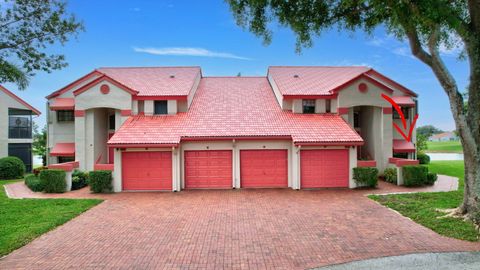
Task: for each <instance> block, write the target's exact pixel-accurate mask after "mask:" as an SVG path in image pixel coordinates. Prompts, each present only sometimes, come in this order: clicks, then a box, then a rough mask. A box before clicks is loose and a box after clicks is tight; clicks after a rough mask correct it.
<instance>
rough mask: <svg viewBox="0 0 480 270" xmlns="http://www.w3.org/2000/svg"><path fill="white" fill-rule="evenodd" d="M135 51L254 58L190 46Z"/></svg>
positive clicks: (157, 53) (138, 50) (135, 48)
mask: <svg viewBox="0 0 480 270" xmlns="http://www.w3.org/2000/svg"><path fill="white" fill-rule="evenodd" d="M133 50H134V51H136V52H141V53H148V54H154V55H179V56H201V57H218V58H231V59H240V60H252V59H251V58H247V57H243V56H238V55H235V54H232V53H227V52H214V51H210V50H207V49H204V48H190V47H165V48H153V47H146V48H138V47H134V48H133Z"/></svg>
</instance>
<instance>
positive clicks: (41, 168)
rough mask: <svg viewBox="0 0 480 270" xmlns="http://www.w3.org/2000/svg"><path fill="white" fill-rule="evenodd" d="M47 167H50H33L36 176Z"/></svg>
mask: <svg viewBox="0 0 480 270" xmlns="http://www.w3.org/2000/svg"><path fill="white" fill-rule="evenodd" d="M46 169H48V167H45V166H43V167H38V168H35V169H33V171H32V173H33V174H34V175H35V176H38V175H39V174H40V172H41V171H43V170H46Z"/></svg>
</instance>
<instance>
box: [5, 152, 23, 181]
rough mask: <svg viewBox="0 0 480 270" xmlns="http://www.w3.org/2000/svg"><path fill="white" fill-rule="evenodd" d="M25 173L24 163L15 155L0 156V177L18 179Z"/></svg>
mask: <svg viewBox="0 0 480 270" xmlns="http://www.w3.org/2000/svg"><path fill="white" fill-rule="evenodd" d="M24 174H25V164H23V161H22V160H21V159H19V158H17V157H4V158H0V179H4V180H8V179H19V178H23V175H24Z"/></svg>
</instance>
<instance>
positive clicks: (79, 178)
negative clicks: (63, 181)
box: [72, 170, 88, 190]
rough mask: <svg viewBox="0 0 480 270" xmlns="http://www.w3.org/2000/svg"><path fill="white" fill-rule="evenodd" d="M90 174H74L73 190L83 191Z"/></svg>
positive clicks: (75, 172)
mask: <svg viewBox="0 0 480 270" xmlns="http://www.w3.org/2000/svg"><path fill="white" fill-rule="evenodd" d="M87 179H88V174H87V173H86V172H82V171H79V170H75V171H73V173H72V190H77V189H81V188H83V187H85V186H87Z"/></svg>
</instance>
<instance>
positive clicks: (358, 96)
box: [47, 67, 417, 192]
mask: <svg viewBox="0 0 480 270" xmlns="http://www.w3.org/2000/svg"><path fill="white" fill-rule="evenodd" d="M382 93H383V94H386V95H387V96H390V97H392V98H393V99H394V100H396V101H397V102H398V103H399V104H400V106H401V107H402V110H403V113H404V115H405V116H406V118H407V129H408V127H409V125H410V123H411V121H412V118H413V117H412V116H413V115H414V114H415V113H416V111H415V110H416V109H415V108H416V107H415V105H416V97H417V95H416V94H415V93H414V92H412V91H410V90H408V89H406V88H405V87H403V86H401V85H400V84H398V83H396V82H394V81H392V80H391V79H388V78H387V77H385V76H383V75H381V74H380V73H378V72H376V71H375V70H373V69H371V68H368V67H270V68H269V69H268V73H267V76H260V77H204V76H202V72H201V69H200V68H199V67H143V68H142V67H138V68H99V69H96V70H94V71H93V72H91V73H89V74H87V75H85V76H83V77H81V78H80V79H78V80H76V81H74V82H72V83H71V84H69V85H67V86H65V87H64V88H62V89H60V90H58V91H56V92H54V93H52V94H51V95H49V96H48V97H47V99H48V107H49V112H48V149H49V160H48V162H49V164H55V163H59V162H68V161H73V160H76V161H78V162H79V168H80V169H81V170H87V171H90V170H94V169H101V168H103V169H105V168H107V169H108V168H110V169H112V170H113V175H114V180H113V185H114V190H115V191H117V192H118V191H122V190H174V191H179V190H181V189H188V188H248V187H252V188H253V187H290V188H293V189H300V188H318V187H355V182H354V181H353V179H352V168H354V167H357V164H358V165H359V166H363V165H361V164H363V163H361V162H357V160H365V159H371V160H372V161H371V162H370V164H373V166H376V167H377V168H378V169H379V170H380V171H383V169H384V168H386V167H387V166H388V163H389V158H391V157H392V156H393V155H394V153H395V155H399V156H404V157H410V158H413V157H414V155H415V146H414V144H413V143H411V142H406V141H404V140H403V139H402V137H401V135H400V134H398V133H397V131H396V130H394V129H393V128H392V123H393V122H397V123H398V125H400V126H402V124H401V120H400V119H399V117H398V115H397V114H394V113H393V111H394V110H392V106H391V105H390V103H388V102H387V101H386V100H385V99H383V98H382V97H381V94H382ZM413 138H414V139H413V141H414V142H415V134H413ZM109 164H110V165H109Z"/></svg>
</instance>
